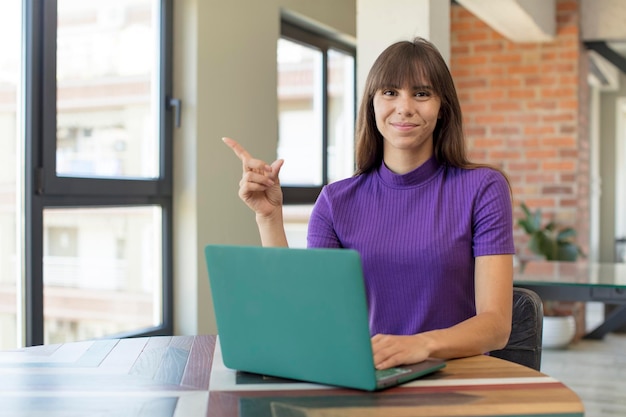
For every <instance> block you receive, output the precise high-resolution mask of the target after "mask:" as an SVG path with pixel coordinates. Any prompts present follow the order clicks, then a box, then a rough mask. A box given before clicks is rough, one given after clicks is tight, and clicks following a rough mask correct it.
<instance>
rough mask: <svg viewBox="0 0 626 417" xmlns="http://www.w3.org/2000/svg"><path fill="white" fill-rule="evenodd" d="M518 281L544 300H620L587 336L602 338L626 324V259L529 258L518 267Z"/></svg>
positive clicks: (517, 282)
mask: <svg viewBox="0 0 626 417" xmlns="http://www.w3.org/2000/svg"><path fill="white" fill-rule="evenodd" d="M514 284H515V286H517V287H523V288H528V289H531V290H533V291H535V292H536V293H537V294H539V296H540V297H541V298H542V299H543V300H556V301H585V302H586V301H593V302H602V303H605V304H616V305H617V307H616V308H615V309H614V310H613V311H612V312H611V313H610V314H609V315H607V316H606V317H605V319H604V321H603V322H602V323H601V324H600V325H599V326H598V327H597V328H595V329H593V330H592V331H590V332H588V333H587V334H586V335H585V338H587V339H602V338H603V337H604V335H605V334H607V333H609V332H611V331H613V330H616V329H618V328H620V327H622V326H623V325H624V324H626V263H590V262H551V261H528V262H523V263H521V264H520V265H519V266H518V267H517V268H516V270H515V276H514Z"/></svg>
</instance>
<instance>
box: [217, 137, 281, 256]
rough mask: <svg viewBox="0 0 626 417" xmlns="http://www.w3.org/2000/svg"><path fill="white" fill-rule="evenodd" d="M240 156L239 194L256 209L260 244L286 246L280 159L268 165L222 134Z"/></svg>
mask: <svg viewBox="0 0 626 417" xmlns="http://www.w3.org/2000/svg"><path fill="white" fill-rule="evenodd" d="M222 140H223V141H224V143H225V144H226V145H228V147H230V148H231V149H232V150H233V152H235V155H237V157H238V158H239V159H240V160H241V163H242V165H243V174H242V176H241V181H240V182H239V197H240V198H241V199H242V200H243V202H244V203H246V205H247V206H248V207H250V209H252V210H253V211H254V212H255V213H256V222H257V225H258V227H259V234H260V235H261V244H262V245H263V246H285V247H286V246H288V244H287V236H286V235H285V226H284V223H283V192H282V190H281V188H280V181H279V178H278V174H279V173H280V168H281V167H282V166H283V162H284V161H283V160H282V159H278V160H276V161H274V162H273V163H272V164H271V165H268V164H267V163H265V162H264V161H262V160H260V159H255V158H253V157H252V156H251V155H250V154H249V153H248V151H246V150H245V148H244V147H243V146H241V145H240V144H239V143H237V141H235V140H233V139H230V138H222Z"/></svg>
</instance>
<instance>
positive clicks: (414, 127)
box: [373, 85, 441, 160]
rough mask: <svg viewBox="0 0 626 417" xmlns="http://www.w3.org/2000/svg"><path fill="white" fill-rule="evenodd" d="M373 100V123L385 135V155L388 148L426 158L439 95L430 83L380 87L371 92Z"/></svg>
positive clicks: (388, 151)
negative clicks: (374, 121) (374, 92)
mask: <svg viewBox="0 0 626 417" xmlns="http://www.w3.org/2000/svg"><path fill="white" fill-rule="evenodd" d="M373 104H374V114H375V116H376V127H377V128H378V130H379V132H380V133H381V134H382V136H383V138H384V139H385V141H384V153H385V158H386V157H387V156H388V155H389V153H390V152H391V153H397V152H402V153H406V152H408V153H411V155H413V156H414V157H415V156H417V157H419V158H420V159H422V160H426V159H428V158H430V156H431V155H432V153H433V131H434V130H435V126H436V125H437V119H438V117H439V109H440V108H441V99H440V98H439V97H438V96H437V95H436V94H435V93H434V92H433V90H432V88H431V87H430V86H428V85H421V86H414V87H409V86H405V87H402V88H396V87H386V88H382V89H380V90H378V91H377V92H376V94H375V95H374V100H373Z"/></svg>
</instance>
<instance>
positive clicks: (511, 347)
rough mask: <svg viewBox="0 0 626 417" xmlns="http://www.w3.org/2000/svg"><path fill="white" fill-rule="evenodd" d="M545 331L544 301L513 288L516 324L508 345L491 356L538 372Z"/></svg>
mask: <svg viewBox="0 0 626 417" xmlns="http://www.w3.org/2000/svg"><path fill="white" fill-rule="evenodd" d="M542 331H543V303H542V302H541V298H540V297H539V296H538V295H537V293H535V292H534V291H531V290H529V289H526V288H518V287H514V288H513V324H512V327H511V336H510V337H509V341H508V343H507V344H506V346H505V347H504V349H501V350H494V351H492V352H490V355H491V356H494V357H496V358H501V359H506V360H508V361H511V362H515V363H519V364H520V365H524V366H528V367H529V368H533V369H535V370H537V371H539V370H540V368H541V344H542Z"/></svg>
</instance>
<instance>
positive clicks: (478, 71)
mask: <svg viewBox="0 0 626 417" xmlns="http://www.w3.org/2000/svg"><path fill="white" fill-rule="evenodd" d="M557 21H558V24H557V36H556V38H555V40H554V41H551V42H545V43H513V42H511V41H509V40H507V39H506V38H504V37H503V36H502V35H500V34H499V33H497V32H496V31H494V30H493V29H491V28H490V27H489V26H487V25H486V24H485V23H483V22H482V21H480V20H479V19H477V18H476V17H475V16H474V15H472V14H471V13H470V12H469V11H467V10H466V9H464V8H463V7H462V6H459V5H453V6H452V10H451V50H452V51H451V52H452V53H451V62H450V64H451V69H452V75H453V77H454V80H455V83H456V87H457V90H458V93H459V97H460V100H461V107H462V109H463V115H464V123H465V131H466V135H467V140H468V150H469V153H470V157H471V158H472V159H473V160H474V161H476V162H487V163H490V164H494V165H497V166H499V167H500V168H502V169H503V170H504V171H505V172H506V173H507V175H508V176H509V179H510V181H511V185H512V188H513V199H514V200H513V205H514V217H515V219H517V218H519V217H521V215H522V211H521V209H520V207H519V205H520V203H521V202H525V203H526V204H527V205H528V206H529V207H531V208H533V209H535V208H541V209H542V211H543V213H544V218H545V221H548V220H555V221H557V222H558V223H559V224H561V225H563V226H574V227H575V228H576V230H577V232H578V239H577V242H578V244H580V245H581V246H582V247H583V250H584V251H585V252H587V249H588V241H589V193H590V190H589V178H590V170H589V158H590V156H589V133H588V117H587V115H588V112H589V109H588V86H587V57H586V53H585V50H584V47H583V45H582V43H581V41H580V36H579V35H580V28H579V5H578V1H576V0H558V1H557ZM515 240H516V245H517V248H518V253H520V254H523V253H526V241H527V239H526V236H525V235H524V233H523V232H522V231H521V229H519V228H518V227H517V226H516V230H515Z"/></svg>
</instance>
